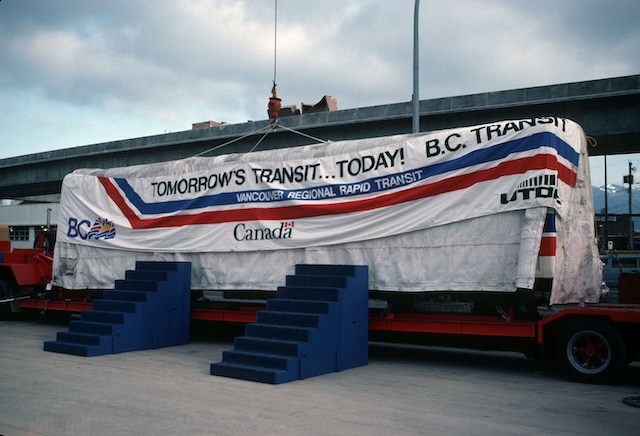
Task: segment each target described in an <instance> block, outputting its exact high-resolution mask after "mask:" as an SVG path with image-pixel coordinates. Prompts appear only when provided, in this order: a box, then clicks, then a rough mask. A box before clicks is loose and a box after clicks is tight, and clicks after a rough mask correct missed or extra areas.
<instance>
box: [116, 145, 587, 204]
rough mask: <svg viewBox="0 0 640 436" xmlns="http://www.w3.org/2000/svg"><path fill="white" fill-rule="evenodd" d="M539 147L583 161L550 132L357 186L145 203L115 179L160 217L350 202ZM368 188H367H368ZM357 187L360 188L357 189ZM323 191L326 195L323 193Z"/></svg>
mask: <svg viewBox="0 0 640 436" xmlns="http://www.w3.org/2000/svg"><path fill="white" fill-rule="evenodd" d="M540 147H550V148H553V149H555V150H556V152H557V153H558V155H560V156H562V157H563V158H564V159H566V160H568V161H569V162H571V163H572V164H573V165H575V166H578V161H579V159H580V155H579V153H577V152H576V151H575V150H574V149H573V148H572V147H571V146H570V145H569V144H567V143H566V142H564V141H563V140H562V139H560V138H558V137H557V136H556V135H554V134H552V133H550V132H541V133H536V134H533V135H531V136H527V137H525V138H520V139H516V140H513V141H509V142H505V143H501V144H496V145H494V146H491V147H487V148H485V149H482V150H476V151H472V152H470V153H468V154H467V155H465V156H462V157H460V158H458V159H452V160H450V161H447V162H442V163H438V164H434V165H428V166H424V167H422V168H415V169H411V170H409V171H404V172H399V173H396V174H390V175H386V176H381V177H373V178H370V179H366V180H360V181H358V182H355V183H343V184H325V185H318V186H314V187H312V188H305V189H295V190H287V189H265V190H252V191H239V192H223V193H220V194H213V195H203V196H199V197H196V198H193V199H188V200H171V201H160V202H155V203H146V202H145V201H144V200H142V198H141V197H140V195H138V193H137V192H135V190H134V189H133V187H132V186H131V185H130V184H129V182H127V180H126V179H124V178H114V179H113V180H114V181H115V183H116V184H117V185H118V186H119V187H120V189H121V190H122V192H123V193H124V195H125V196H126V197H127V199H128V200H129V201H130V202H131V204H132V205H133V206H134V207H135V208H136V209H138V211H139V212H140V213H141V214H143V215H153V214H160V213H173V212H178V211H181V210H196V209H203V208H206V207H211V206H228V205H239V204H250V203H277V202H282V201H287V200H292V199H297V200H301V199H302V200H308V201H314V200H324V199H326V198H347V197H351V196H355V195H361V194H362V193H363V192H364V191H363V190H362V187H363V186H367V187H368V189H367V190H366V193H367V194H371V193H377V192H383V191H388V190H390V189H396V188H398V187H400V186H408V185H411V184H414V183H416V182H419V181H421V180H425V179H428V178H429V177H433V176H437V175H440V174H444V173H448V172H450V171H455V170H459V169H461V168H466V167H470V166H473V165H479V164H483V163H489V162H493V161H498V160H502V159H505V158H507V157H508V156H509V155H511V154H513V153H519V152H523V151H529V150H534V149H537V148H540ZM365 184H368V185H365ZM357 187H360V189H358V188H357ZM323 190H324V191H323Z"/></svg>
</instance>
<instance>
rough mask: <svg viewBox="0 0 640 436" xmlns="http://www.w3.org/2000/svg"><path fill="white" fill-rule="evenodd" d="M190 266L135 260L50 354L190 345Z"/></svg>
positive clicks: (94, 353) (52, 344)
mask: <svg viewBox="0 0 640 436" xmlns="http://www.w3.org/2000/svg"><path fill="white" fill-rule="evenodd" d="M190 311H191V263H189V262H146V261H145V262H143V261H138V262H136V266H135V270H130V271H126V273H125V279H124V280H116V281H115V286H114V289H111V290H106V291H104V294H103V299H101V300H95V301H94V302H93V306H92V309H91V310H85V311H82V312H81V313H80V320H74V321H70V322H69V331H67V332H59V333H58V334H57V339H56V340H55V341H48V342H45V343H44V350H45V351H54V352H57V353H66V354H75V355H79V356H98V355H103V354H113V353H123V352H126V351H135V350H145V349H150V348H160V347H170V346H174V345H183V344H187V343H189V319H190Z"/></svg>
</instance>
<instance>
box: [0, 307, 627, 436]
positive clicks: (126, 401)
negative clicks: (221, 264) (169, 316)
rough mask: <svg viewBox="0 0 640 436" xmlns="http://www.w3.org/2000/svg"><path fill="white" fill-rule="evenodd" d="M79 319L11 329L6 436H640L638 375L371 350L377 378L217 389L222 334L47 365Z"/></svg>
mask: <svg viewBox="0 0 640 436" xmlns="http://www.w3.org/2000/svg"><path fill="white" fill-rule="evenodd" d="M67 321H68V318H66V317H65V318H53V319H52V318H49V317H34V316H26V317H25V316H22V317H20V318H18V319H14V320H11V321H8V322H0V434H1V435H3V436H21V435H258V434H260V435H492V436H493V435H636V436H637V435H640V408H638V407H634V406H630V405H627V404H625V403H624V402H623V400H624V399H625V398H627V399H629V398H636V397H640V362H634V363H632V364H631V365H630V366H629V367H628V368H627V369H626V370H625V372H624V374H623V375H622V377H621V378H620V379H619V380H618V381H617V382H616V383H615V384H612V385H587V384H579V383H573V382H570V381H566V380H565V379H563V378H562V375H561V374H559V373H558V372H557V371H556V370H555V369H554V368H552V367H547V366H545V365H543V364H542V363H540V362H537V361H534V360H531V359H528V358H526V357H524V356H522V355H520V354H517V353H504V352H480V351H472V350H457V349H448V348H441V347H423V346H400V345H389V344H381V343H370V349H369V352H370V356H369V364H368V365H367V366H364V367H360V368H355V369H350V370H347V371H342V372H338V373H331V374H326V375H322V376H318V377H313V378H309V379H305V380H298V381H295V382H290V383H284V384H281V385H270V384H263V383H255V382H250V381H244V380H237V379H231V378H224V377H217V376H212V375H210V374H209V365H210V364H211V363H214V362H218V361H220V360H221V359H222V352H223V351H224V350H228V349H231V348H233V345H232V342H231V341H232V336H233V335H234V334H241V330H231V331H225V330H224V329H222V328H221V327H220V326H218V325H215V324H205V323H202V324H194V325H192V332H191V342H190V343H189V344H188V345H183V346H177V347H169V348H163V349H156V350H145V351H136V352H130V353H121V354H111V355H106V356H96V357H78V356H71V355H66V354H58V353H51V352H46V351H43V342H44V341H47V340H53V339H55V335H56V332H58V331H66V330H67V328H66V325H67Z"/></svg>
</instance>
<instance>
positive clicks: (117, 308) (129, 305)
mask: <svg viewBox="0 0 640 436" xmlns="http://www.w3.org/2000/svg"><path fill="white" fill-rule="evenodd" d="M138 309H139V303H137V302H133V301H118V300H106V299H102V300H96V301H94V302H93V310H99V311H105V312H125V313H135V312H136V311H138Z"/></svg>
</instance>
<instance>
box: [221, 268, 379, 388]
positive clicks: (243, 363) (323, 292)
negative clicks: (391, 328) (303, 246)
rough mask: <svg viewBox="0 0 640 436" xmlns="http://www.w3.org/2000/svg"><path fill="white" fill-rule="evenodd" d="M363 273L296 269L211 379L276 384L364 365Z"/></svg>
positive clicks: (365, 316) (365, 285)
mask: <svg viewBox="0 0 640 436" xmlns="http://www.w3.org/2000/svg"><path fill="white" fill-rule="evenodd" d="M368 298H369V291H368V267H367V266H354V265H296V267H295V275H293V276H287V278H286V286H282V287H279V288H278V290H277V293H276V298H274V299H270V300H268V301H267V307H266V310H265V311H262V312H258V313H257V317H256V323H255V324H248V325H246V326H245V336H242V337H238V338H236V339H235V341H234V349H233V350H230V351H225V352H223V355H222V361H221V362H218V363H213V364H211V370H210V373H211V374H212V375H219V376H225V377H233V378H239V379H244V380H251V381H258V382H264V383H272V384H279V383H285V382H288V381H293V380H299V379H300V380H301V379H305V378H308V377H312V376H316V375H321V374H326V373H329V372H336V371H342V370H345V369H349V368H354V367H357V366H363V365H366V364H367V363H368Z"/></svg>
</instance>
